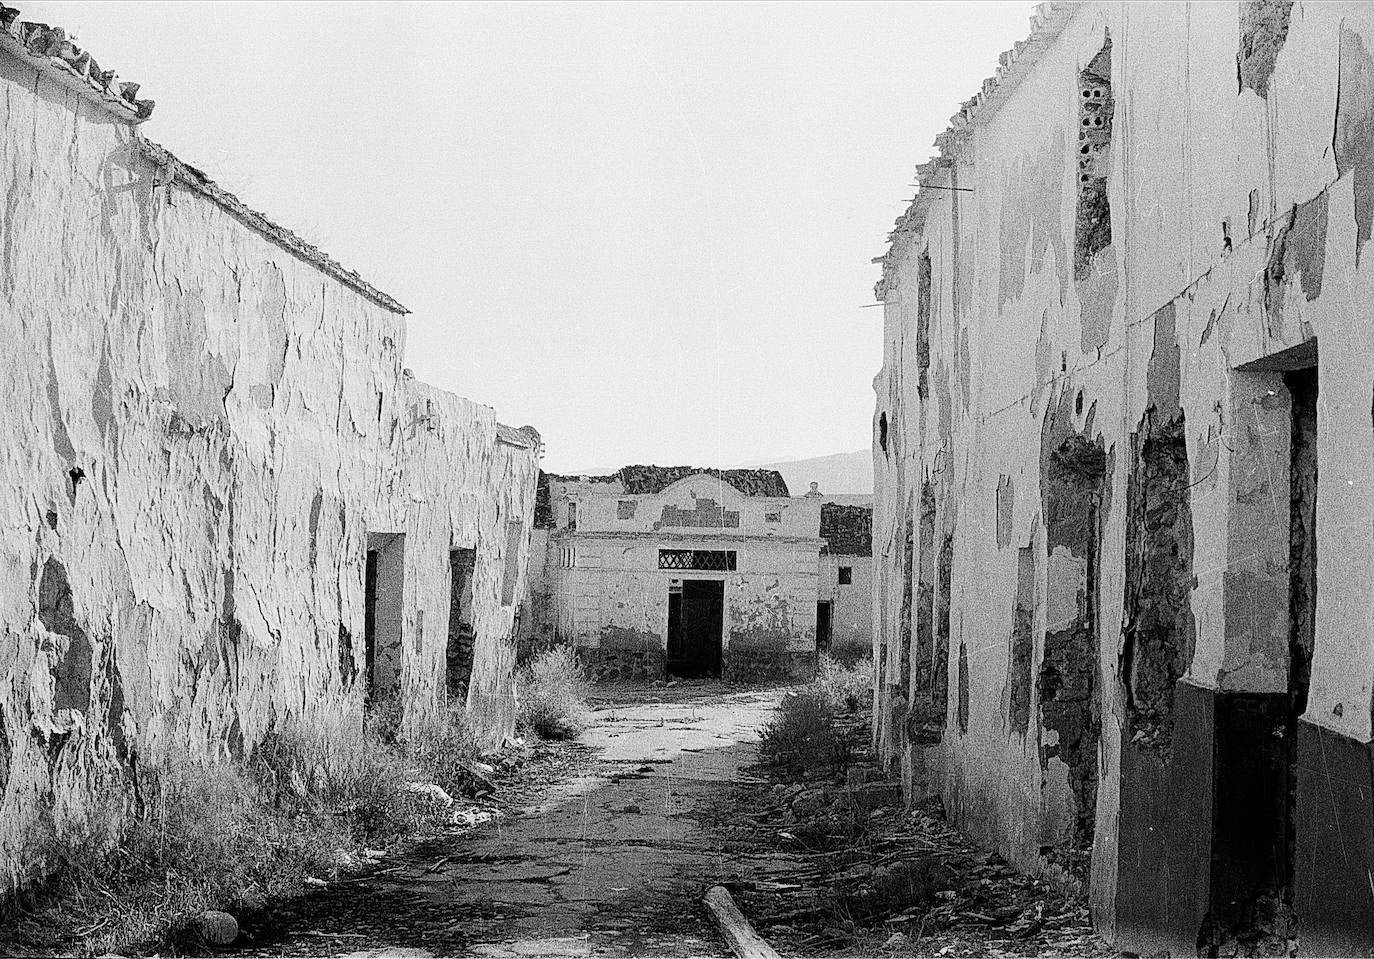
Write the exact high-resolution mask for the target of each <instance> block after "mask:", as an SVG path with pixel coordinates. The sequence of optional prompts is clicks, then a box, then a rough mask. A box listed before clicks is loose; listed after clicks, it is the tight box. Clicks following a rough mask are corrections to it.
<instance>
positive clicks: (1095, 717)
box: [873, 2, 1374, 955]
mask: <svg viewBox="0 0 1374 959" xmlns="http://www.w3.org/2000/svg"><path fill="white" fill-rule="evenodd" d="M936 147H937V150H938V153H937V155H936V156H935V157H934V158H933V159H932V160H930V161H929V162H928V163H925V164H923V165H922V166H920V167H919V168H918V175H919V179H920V181H921V189H920V190H919V192H918V194H917V196H916V198H915V199H914V200H913V201H912V203H911V204H910V206H909V208H908V209H907V211H906V212H905V214H904V215H903V216H902V217H901V218H900V219H899V220H898V222H897V226H896V229H895V231H894V232H893V233H892V235H891V237H890V247H889V248H888V250H887V253H886V255H885V256H883V257H882V258H881V260H880V261H879V262H881V264H882V279H881V281H880V282H879V284H878V287H877V296H878V299H879V300H881V301H882V302H883V303H884V305H885V308H884V338H885V348H884V350H885V352H884V363H883V367H882V370H881V371H880V373H879V374H878V376H877V379H876V380H875V383H874V386H875V390H876V393H877V408H876V410H875V414H874V424H873V426H874V437H873V440H874V445H873V452H874V460H875V464H876V467H877V500H876V512H875V528H874V548H875V551H876V553H877V556H878V563H877V571H876V573H875V576H876V583H875V595H874V614H875V617H876V620H877V630H876V634H877V635H876V639H875V651H876V653H877V661H878V668H879V670H880V675H879V677H878V686H879V697H878V709H877V710H876V711H875V713H876V719H875V736H876V739H877V742H878V744H879V746H880V748H881V750H882V751H883V753H884V754H885V755H886V756H888V757H890V759H891V761H892V762H893V763H894V764H900V767H901V769H902V772H903V776H904V781H905V786H906V788H907V790H908V792H909V795H910V796H911V797H912V798H913V799H914V798H919V797H921V796H923V795H926V794H937V795H939V796H941V797H943V800H944V803H945V808H946V809H947V810H948V812H949V814H950V815H951V816H952V817H953V818H954V819H955V820H956V821H957V823H958V824H959V825H960V826H961V827H962V828H963V829H964V830H966V831H967V832H968V833H970V834H971V835H972V836H974V837H976V838H977V839H979V840H980V841H982V842H984V843H986V844H987V845H988V846H990V847H993V848H995V849H997V850H998V851H1000V852H1001V853H1002V854H1004V855H1005V856H1007V857H1008V858H1010V859H1011V860H1013V861H1014V862H1016V863H1018V864H1020V865H1021V866H1022V867H1024V868H1026V869H1028V870H1034V871H1039V872H1042V873H1045V874H1048V875H1052V876H1055V877H1058V878H1059V879H1060V880H1062V881H1066V882H1081V883H1084V884H1086V886H1087V889H1088V891H1089V895H1090V900H1091V905H1092V911H1093V915H1094V919H1095V921H1096V923H1097V925H1098V928H1099V930H1100V931H1101V932H1102V933H1104V934H1105V935H1106V936H1108V937H1109V938H1110V939H1111V940H1112V941H1113V942H1114V943H1115V944H1116V945H1117V946H1118V947H1119V948H1123V949H1128V950H1131V951H1134V952H1138V953H1154V952H1158V951H1161V950H1168V951H1170V952H1172V954H1174V955H1181V954H1193V953H1194V952H1195V951H1196V950H1198V949H1199V948H1201V949H1204V950H1210V949H1214V948H1221V949H1225V948H1229V946H1228V945H1227V944H1234V943H1238V942H1239V943H1247V942H1248V943H1251V944H1253V943H1255V942H1260V943H1266V942H1267V943H1270V945H1267V946H1265V945H1262V946H1261V947H1260V948H1261V949H1263V950H1278V951H1286V946H1285V945H1284V944H1283V942H1284V940H1285V937H1289V938H1295V939H1299V940H1300V948H1301V950H1302V952H1303V953H1304V954H1309V955H1364V954H1368V953H1369V952H1370V950H1374V885H1371V883H1370V878H1369V877H1370V875H1371V874H1374V799H1372V798H1371V797H1374V782H1371V775H1374V774H1371V769H1374V764H1372V763H1371V758H1372V757H1371V747H1370V738H1371V737H1370V733H1371V706H1372V705H1374V704H1372V703H1371V686H1372V684H1374V645H1371V643H1370V617H1371V604H1372V603H1374V598H1372V597H1374V539H1371V537H1370V529H1371V524H1374V472H1371V469H1370V466H1371V463H1374V429H1372V428H1371V426H1374V424H1371V420H1370V396H1371V388H1372V387H1374V335H1371V333H1374V320H1371V314H1370V312H1369V304H1370V303H1371V302H1374V245H1371V244H1370V235H1371V224H1374V7H1371V6H1370V5H1369V4H1336V3H1286V2H1242V3H1238V4H1237V3H1198V4H1194V3H1167V4H1140V5H1135V4H1115V3H1110V4H1109V3H1083V4H1062V3H1054V4H1042V5H1041V6H1040V7H1039V8H1037V11H1036V14H1035V16H1034V19H1033V22H1032V30H1031V34H1030V36H1029V38H1028V39H1027V40H1025V41H1024V42H1022V43H1018V44H1017V45H1016V47H1015V48H1014V49H1012V50H1010V51H1008V52H1007V53H1005V54H1003V56H1002V58H1001V62H1000V64H999V67H998V69H997V73H996V76H994V77H992V78H990V79H988V80H987V81H985V82H984V84H983V87H982V89H981V90H980V91H978V92H977V94H976V95H975V96H974V97H973V99H971V100H969V101H967V102H966V103H965V104H963V106H962V107H961V108H960V109H959V111H958V113H957V114H956V115H955V117H954V119H953V121H952V124H951V126H950V127H949V128H948V130H947V131H946V132H944V133H943V134H941V136H940V137H939V138H938V139H937V140H936ZM1367 246H1368V247H1369V249H1365V248H1366V247H1367ZM1214 954H1215V953H1214ZM1223 954H1225V953H1223Z"/></svg>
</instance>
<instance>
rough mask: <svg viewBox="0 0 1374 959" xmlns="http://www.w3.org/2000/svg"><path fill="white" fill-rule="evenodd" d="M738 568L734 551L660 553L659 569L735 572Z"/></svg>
mask: <svg viewBox="0 0 1374 959" xmlns="http://www.w3.org/2000/svg"><path fill="white" fill-rule="evenodd" d="M735 566H736V558H735V551H734V550H733V549H661V550H659V551H658V568H659V569H695V570H706V571H715V572H733V571H734V569H735Z"/></svg>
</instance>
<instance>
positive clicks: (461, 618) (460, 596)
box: [445, 549, 477, 703]
mask: <svg viewBox="0 0 1374 959" xmlns="http://www.w3.org/2000/svg"><path fill="white" fill-rule="evenodd" d="M476 565H477V551H476V550H475V549H451V550H449V551H448V575H449V602H448V647H447V653H446V667H445V675H446V683H445V685H446V686H447V687H448V700H449V702H451V703H465V702H467V698H468V685H469V684H470V683H471V682H472V654H473V645H474V641H475V639H476V630H474V629H473V626H472V571H473V568H474V567H475V566H476Z"/></svg>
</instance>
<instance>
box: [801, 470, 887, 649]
mask: <svg viewBox="0 0 1374 959" xmlns="http://www.w3.org/2000/svg"><path fill="white" fill-rule="evenodd" d="M812 485H813V486H814V485H815V484H814V483H813V484H812ZM820 535H821V539H822V540H824V541H825V546H823V547H822V548H821V559H820V599H819V602H818V603H817V607H816V647H817V648H818V649H820V650H822V651H824V650H836V651H838V650H840V649H843V648H854V647H859V646H862V647H867V646H869V645H870V644H871V643H872V642H873V507H872V506H862V505H858V504H849V503H830V502H822V503H821V529H820Z"/></svg>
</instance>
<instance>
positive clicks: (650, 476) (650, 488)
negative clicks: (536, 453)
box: [548, 466, 792, 498]
mask: <svg viewBox="0 0 1374 959" xmlns="http://www.w3.org/2000/svg"><path fill="white" fill-rule="evenodd" d="M700 475H706V476H714V477H716V478H717V479H719V480H722V481H723V482H725V483H728V484H729V485H731V486H733V487H734V488H735V489H737V490H739V491H740V492H741V493H743V494H744V495H745V496H772V497H782V498H786V497H789V496H791V495H792V494H791V493H790V492H788V490H787V481H786V480H785V479H783V478H782V474H781V473H779V472H778V471H777V470H764V469H733V470H721V469H715V468H714V467H709V466H708V467H697V466H622V467H621V468H620V469H618V470H616V472H614V473H611V474H610V475H609V476H560V475H558V474H557V473H550V474H549V475H548V478H549V479H552V480H557V481H560V482H573V481H576V480H579V479H581V480H586V481H587V482H590V483H615V482H619V483H620V484H621V485H622V486H623V487H624V488H625V494H626V495H627V496H647V495H653V494H655V493H661V492H663V491H664V490H665V489H667V488H668V487H669V486H672V485H673V484H674V483H676V482H678V481H679V480H684V479H686V478H687V477H689V476H700Z"/></svg>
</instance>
